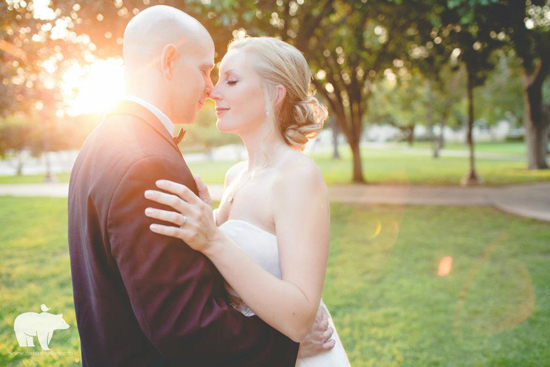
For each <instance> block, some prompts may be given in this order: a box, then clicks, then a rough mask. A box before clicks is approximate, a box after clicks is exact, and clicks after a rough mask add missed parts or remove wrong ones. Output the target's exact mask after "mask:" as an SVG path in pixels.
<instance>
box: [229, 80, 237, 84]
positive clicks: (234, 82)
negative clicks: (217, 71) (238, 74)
mask: <svg viewBox="0 0 550 367" xmlns="http://www.w3.org/2000/svg"><path fill="white" fill-rule="evenodd" d="M227 84H229V85H235V84H237V81H236V80H228V81H227Z"/></svg>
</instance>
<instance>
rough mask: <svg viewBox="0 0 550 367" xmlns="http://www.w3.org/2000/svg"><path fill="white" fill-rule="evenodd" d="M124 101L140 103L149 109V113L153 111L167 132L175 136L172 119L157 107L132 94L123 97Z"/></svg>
mask: <svg viewBox="0 0 550 367" xmlns="http://www.w3.org/2000/svg"><path fill="white" fill-rule="evenodd" d="M122 99H124V100H127V101H132V102H136V103H139V104H140V105H142V106H143V107H145V108H147V109H148V110H149V111H151V113H152V114H153V115H155V116H156V117H157V118H158V119H159V120H160V122H162V124H163V125H164V127H165V128H166V130H168V133H169V134H170V136H174V123H173V122H172V120H170V118H168V116H166V115H165V114H164V113H162V111H161V110H159V109H158V108H157V107H155V106H153V105H152V104H150V103H149V102H146V101H144V100H143V99H141V98H138V97H136V96H132V95H130V94H126V95H125V96H124V97H122Z"/></svg>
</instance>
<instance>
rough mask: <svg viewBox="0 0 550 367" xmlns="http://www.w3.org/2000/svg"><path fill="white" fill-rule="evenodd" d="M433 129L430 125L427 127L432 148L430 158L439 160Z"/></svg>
mask: <svg viewBox="0 0 550 367" xmlns="http://www.w3.org/2000/svg"><path fill="white" fill-rule="evenodd" d="M434 127H435V126H434V125H433V124H430V125H429V126H428V132H429V135H430V146H431V148H432V156H433V157H434V158H435V159H437V158H439V149H438V142H437V139H436V136H435V132H434Z"/></svg>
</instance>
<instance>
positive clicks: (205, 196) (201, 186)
mask: <svg viewBox="0 0 550 367" xmlns="http://www.w3.org/2000/svg"><path fill="white" fill-rule="evenodd" d="M193 178H194V179H195V183H196V184H197V190H199V198H201V200H202V201H204V202H205V203H206V204H208V205H210V207H211V208H212V207H213V205H212V197H210V192H209V191H208V187H207V186H206V184H205V183H204V182H202V180H201V178H200V176H199V175H195V176H193Z"/></svg>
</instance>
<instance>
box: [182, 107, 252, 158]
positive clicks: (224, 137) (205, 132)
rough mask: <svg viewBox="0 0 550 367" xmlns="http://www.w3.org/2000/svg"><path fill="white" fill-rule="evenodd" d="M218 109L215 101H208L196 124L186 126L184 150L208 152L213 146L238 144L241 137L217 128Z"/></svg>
mask: <svg viewBox="0 0 550 367" xmlns="http://www.w3.org/2000/svg"><path fill="white" fill-rule="evenodd" d="M216 121H217V117H216V110H215V106H214V103H213V102H212V101H208V102H207V103H206V105H205V106H204V108H203V109H202V110H201V111H200V112H199V114H198V115H197V120H196V121H195V123H194V124H192V125H188V126H185V130H186V135H185V139H184V140H183V142H182V143H181V144H180V149H181V150H182V151H183V152H187V151H194V152H200V151H202V152H206V153H209V152H210V151H211V150H212V149H213V148H215V147H219V146H222V145H228V144H238V143H240V142H241V139H240V138H239V137H238V136H237V135H235V134H226V133H221V132H220V131H218V129H217V128H216Z"/></svg>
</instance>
